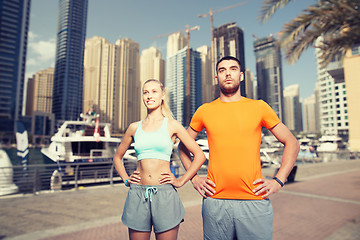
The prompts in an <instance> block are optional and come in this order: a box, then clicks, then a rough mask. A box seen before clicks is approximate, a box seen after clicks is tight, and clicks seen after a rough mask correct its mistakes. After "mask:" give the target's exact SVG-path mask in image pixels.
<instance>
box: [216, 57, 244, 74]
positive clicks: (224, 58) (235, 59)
mask: <svg viewBox="0 0 360 240" xmlns="http://www.w3.org/2000/svg"><path fill="white" fill-rule="evenodd" d="M224 60H234V61H236V62H237V63H238V64H239V67H240V69H241V63H240V60H239V59H237V58H236V57H233V56H225V57H223V58H221V59H220V60H219V61H218V62H217V63H216V73H217V69H218V66H219V64H220V63H221V62H222V61H224Z"/></svg>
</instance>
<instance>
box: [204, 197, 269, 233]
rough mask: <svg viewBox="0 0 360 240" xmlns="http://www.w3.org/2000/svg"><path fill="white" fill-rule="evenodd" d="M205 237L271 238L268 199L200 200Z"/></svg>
mask: <svg viewBox="0 0 360 240" xmlns="http://www.w3.org/2000/svg"><path fill="white" fill-rule="evenodd" d="M202 217H203V228H204V239H212V240H213V239H219V240H220V239H224V240H229V239H238V240H240V239H246V240H249V239H254V240H255V239H256V240H260V239H262V240H264V239H266V240H271V239H272V231H273V209H272V205H271V203H270V200H268V199H266V200H229V199H214V198H211V197H207V198H204V199H203V207H202Z"/></svg>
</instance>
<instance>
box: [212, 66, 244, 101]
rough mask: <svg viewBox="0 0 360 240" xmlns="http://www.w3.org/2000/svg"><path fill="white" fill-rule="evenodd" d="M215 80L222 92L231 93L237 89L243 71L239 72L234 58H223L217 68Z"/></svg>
mask: <svg viewBox="0 0 360 240" xmlns="http://www.w3.org/2000/svg"><path fill="white" fill-rule="evenodd" d="M216 78H217V82H218V84H219V87H220V90H221V92H222V93H224V94H232V93H235V92H236V91H238V90H239V88H240V82H241V81H242V80H243V73H242V72H240V66H239V64H238V63H237V62H236V61H234V60H224V61H222V62H220V63H219V65H218V68H217V77H216Z"/></svg>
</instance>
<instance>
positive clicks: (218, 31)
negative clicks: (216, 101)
mask: <svg viewBox="0 0 360 240" xmlns="http://www.w3.org/2000/svg"><path fill="white" fill-rule="evenodd" d="M214 52H215V61H218V60H220V59H221V58H222V57H225V56H233V57H236V58H237V59H239V60H240V62H241V72H243V73H245V68H246V65H245V45H244V31H243V30H242V29H241V28H239V27H238V26H237V25H236V23H235V22H232V23H227V24H224V25H222V26H220V27H217V28H214ZM215 64H216V62H215ZM244 78H245V74H244ZM240 91H241V95H242V96H246V89H245V81H242V82H241V83H240ZM216 97H218V95H216Z"/></svg>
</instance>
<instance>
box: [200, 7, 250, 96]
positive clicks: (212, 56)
mask: <svg viewBox="0 0 360 240" xmlns="http://www.w3.org/2000/svg"><path fill="white" fill-rule="evenodd" d="M247 3H248V2H247V1H244V2H240V3H237V4H234V5H231V6H227V7H224V8H221V9H217V10H214V11H213V10H212V9H211V8H210V11H209V12H208V13H205V14H198V17H199V18H205V17H208V16H209V17H210V28H211V68H212V77H213V79H215V71H216V69H215V46H214V17H213V15H214V13H219V12H223V11H226V10H229V9H232V8H235V7H239V6H241V5H244V4H247ZM214 97H215V95H214Z"/></svg>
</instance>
